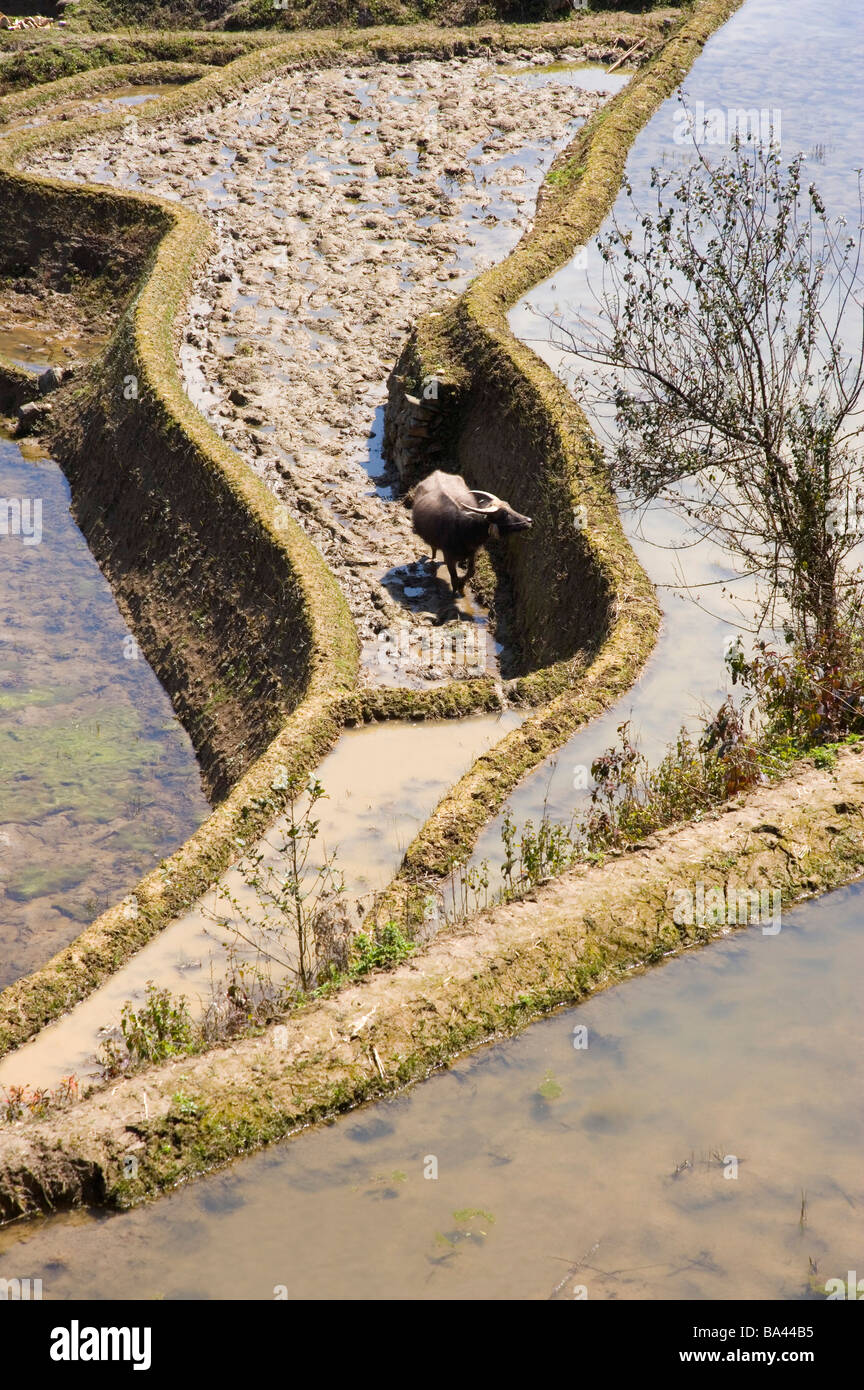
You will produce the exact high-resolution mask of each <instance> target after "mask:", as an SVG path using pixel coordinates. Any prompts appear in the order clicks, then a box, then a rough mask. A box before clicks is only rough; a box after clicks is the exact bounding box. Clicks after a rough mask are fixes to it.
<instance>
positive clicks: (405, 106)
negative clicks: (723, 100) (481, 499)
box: [30, 50, 627, 685]
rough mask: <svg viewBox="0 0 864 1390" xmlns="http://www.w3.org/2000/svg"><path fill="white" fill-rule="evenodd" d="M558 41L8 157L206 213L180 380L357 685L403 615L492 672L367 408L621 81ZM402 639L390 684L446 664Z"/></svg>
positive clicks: (311, 81) (380, 677)
mask: <svg viewBox="0 0 864 1390" xmlns="http://www.w3.org/2000/svg"><path fill="white" fill-rule="evenodd" d="M561 56H562V55H559V61H558V62H556V63H553V62H552V58H553V55H551V54H546V53H542V52H540V53H536V52H535V53H533V54H531V53H528V52H527V51H526V52H524V53H519V52H509V53H499V54H494V55H490V56H488V57H482V58H466V59H461V60H460V59H457V60H455V61H451V62H447V63H443V62H439V61H435V60H420V61H416V62H413V63H412V64H411V65H410V67H407V66H406V67H402V66H397V65H393V64H390V65H387V64H384V65H379V66H376V67H367V68H360V69H357V68H349V67H345V68H336V69H334V70H330V71H324V72H316V73H312V74H310V73H302V74H295V75H292V76H288V77H280V78H277V79H273V80H271V81H268V82H266V83H264V84H263V85H261V86H259V87H256V88H255V89H254V90H252V91H250V92H249V93H247V94H245V95H243V96H242V97H240V98H239V99H237V100H234V101H231V102H228V103H227V104H225V105H223V106H219V107H218V108H217V109H215V110H212V111H210V112H208V113H205V114H196V115H193V116H189V117H185V118H183V119H181V120H179V121H176V122H171V123H165V124H157V125H155V126H154V125H150V124H146V125H142V124H139V122H138V121H137V120H136V118H135V115H134V113H133V112H130V114H129V117H128V119H127V121H126V125H125V128H124V130H123V131H122V132H121V133H119V134H115V135H112V136H111V137H110V138H107V139H101V140H100V139H96V138H94V139H90V140H88V141H86V142H85V143H83V144H82V145H81V146H80V147H77V148H75V149H74V151H67V152H60V153H50V154H46V155H43V156H40V157H39V158H38V159H35V160H33V162H32V164H31V166H30V167H31V169H32V171H33V172H40V173H48V174H52V175H56V176H59V177H62V178H64V179H74V180H76V181H88V182H94V183H105V184H108V185H110V186H112V187H117V186H121V187H124V188H134V189H136V190H141V191H146V192H148V193H152V194H156V195H158V196H160V197H163V198H166V199H171V200H175V199H180V200H182V201H183V202H184V203H187V204H189V205H190V206H192V207H194V208H195V210H196V211H198V212H200V213H203V214H204V215H205V216H206V217H207V219H208V220H209V222H210V224H211V226H212V229H213V234H214V248H215V249H214V254H213V256H212V257H211V258H210V259H209V260H208V262H207V264H206V266H205V267H204V269H203V271H202V272H201V274H200V276H199V278H198V281H197V283H196V285H195V293H194V296H193V298H192V300H191V303H190V305H189V311H188V317H187V321H186V324H185V326H184V331H183V335H182V342H181V343H180V344H179V345H178V351H179V359H180V363H181V366H182V372H183V378H184V382H185V386H186V389H187V392H188V394H189V396H190V398H191V399H192V401H193V402H194V404H195V405H196V406H198V408H199V409H200V410H201V411H202V412H203V413H204V414H205V415H206V417H207V418H208V419H209V420H210V422H211V423H212V424H213V425H214V427H215V428H216V429H217V431H218V432H219V433H220V434H221V435H222V436H223V438H224V439H225V440H226V441H227V442H228V443H230V444H231V445H232V446H233V447H234V448H236V449H237V450H238V451H239V452H240V453H241V454H242V456H243V458H244V459H245V460H246V461H247V462H248V463H249V464H250V466H251V467H252V468H253V469H254V471H255V472H256V473H257V474H258V475H259V476H260V477H261V478H263V479H264V481H265V482H266V483H267V484H268V486H269V487H270V488H272V490H273V491H274V493H275V494H276V496H277V497H278V498H279V500H280V502H282V503H284V505H285V506H286V507H287V508H288V509H290V512H291V514H292V515H294V516H295V517H296V518H297V519H298V520H299V521H300V523H301V525H302V526H303V528H304V530H305V531H306V532H307V534H308V535H309V536H310V537H311V538H312V539H313V540H314V542H315V543H316V545H317V546H318V547H319V549H320V550H321V552H322V554H323V555H324V557H325V559H326V560H327V562H328V564H329V565H330V566H331V568H332V569H333V571H334V573H335V574H336V576H337V578H338V580H339V583H340V585H341V587H342V589H343V592H344V593H345V595H346V598H347V600H348V603H349V606H350V609H351V614H352V617H353V618H354V621H355V623H356V625H357V629H358V633H359V635H360V639H361V643H362V645H363V657H364V659H363V663H362V670H363V680H364V681H365V682H367V683H370V684H388V683H392V671H391V665H392V663H390V662H388V660H387V659H386V656H385V657H384V658H383V659H382V649H383V648H384V647H385V644H386V643H387V641H388V640H389V638H390V636H391V635H392V634H393V633H394V632H396V631H397V630H398V629H399V627H400V625H403V624H406V623H408V624H410V625H411V627H412V629H420V630H422V629H423V628H425V627H428V626H429V625H440V624H442V623H445V624H447V623H453V624H460V625H463V626H464V625H465V624H470V625H474V624H476V625H477V626H478V627H479V629H480V631H479V633H478V635H477V637H476V638H475V639H474V645H473V648H472V650H473V652H474V653H475V656H476V666H477V668H478V669H482V670H485V671H486V672H487V673H488V672H495V671H496V670H497V663H498V650H497V647H496V644H495V642H494V639H493V637H492V636H491V635H490V633H489V631H488V622H487V617H488V615H487V612H486V610H485V609H484V608H483V606H482V605H481V604H480V603H479V602H478V601H477V599H476V597H473V596H472V595H471V593H470V590H469V593H468V595H467V596H466V597H465V599H463V600H461V601H459V602H458V604H454V602H453V599H452V594H451V592H450V586H449V583H448V582H447V580H446V571H445V570H443V568H442V569H441V575H443V576H444V577H443V578H441V577H439V566H438V565H433V564H432V563H431V562H430V560H429V557H428V551H427V550H426V548H425V547H424V546H423V545H422V543H421V542H420V541H419V540H418V538H417V537H416V536H415V535H413V533H412V530H411V523H410V515H409V513H408V512H407V510H406V509H405V507H404V506H403V505H402V502H401V501H399V500H398V499H397V496H396V493H397V492H398V479H395V478H393V477H391V476H390V475H389V474H388V471H387V467H386V465H385V464H384V462H383V460H382V458H381V436H382V430H383V405H384V400H385V395H386V380H387V376H388V373H389V371H390V370H391V368H392V365H393V362H394V361H395V359H396V357H397V356H398V353H399V350H400V347H401V345H402V343H403V342H404V340H405V337H406V335H407V333H408V332H409V330H410V327H411V325H412V323H413V322H414V321H415V319H416V318H417V317H418V316H419V315H420V314H421V313H422V312H424V311H426V310H430V309H431V310H432V311H433V312H435V311H436V309H437V310H440V309H442V308H443V307H445V306H446V305H447V304H448V303H450V302H451V301H452V300H453V299H454V297H455V296H456V295H457V293H458V292H459V291H460V290H461V289H462V288H464V286H465V284H466V283H467V280H468V279H469V278H470V277H471V276H472V275H473V274H475V273H476V272H477V271H478V270H481V269H483V268H484V267H485V266H487V265H489V264H492V263H493V262H494V261H497V260H500V259H501V258H502V257H503V256H504V255H505V254H506V253H507V252H508V251H509V250H510V249H511V248H512V246H513V245H514V244H515V243H516V241H517V240H518V239H519V237H520V235H521V234H522V232H523V231H524V230H525V229H526V227H528V225H529V224H530V219H531V216H532V212H533V208H534V203H535V201H536V196H537V191H538V188H539V185H540V183H541V181H542V179H543V177H544V170H545V169H546V168H547V167H548V165H549V164H550V163H551V160H552V158H553V156H554V154H555V153H556V152H557V150H558V149H559V148H560V147H561V146H562V145H563V144H565V143H566V142H567V140H568V139H569V138H571V137H572V135H573V134H574V132H575V131H576V130H577V129H578V127H579V125H580V124H581V123H582V122H583V121H584V120H585V119H586V118H587V117H588V116H589V115H590V114H591V113H592V112H593V111H594V110H596V109H597V107H598V106H599V105H600V104H601V103H602V101H603V100H604V99H605V97H606V96H607V95H609V94H611V93H612V92H613V91H615V90H617V89H618V88H619V87H620V86H621V85H623V84H624V83H625V82H626V80H627V79H626V77H625V76H623V75H621V74H612V75H610V76H607V75H606V74H605V73H604V71H603V70H602V69H599V68H596V67H594V68H591V67H587V66H585V65H584V63H582V62H581V61H580V59H581V54H580V53H579V52H578V51H577V50H573V51H572V52H571V53H569V54H568V53H567V52H565V53H564V55H563V59H564V61H560V58H561ZM568 60H569V61H568ZM526 132H527V134H526ZM431 389H432V390H434V389H435V386H434V384H433V385H432V387H431ZM394 484H395V486H394ZM415 648H416V650H415ZM387 650H389V648H387ZM439 650H440V649H439ZM411 651H412V655H411V660H410V662H409V663H408V664H407V669H405V670H403V669H401V664H400V671H399V677H400V682H401V683H405V681H406V679H407V681H408V683H410V684H415V685H422V684H425V683H428V682H430V681H440V680H442V679H445V678H447V677H450V676H452V675H453V674H454V671H453V670H452V669H450V668H449V667H448V664H447V662H448V659H449V658H448V656H447V655H446V654H445V655H444V656H443V657H440V656H437V655H436V652H435V649H434V648H433V649H432V653H431V654H430V652H429V649H428V648H421V645H420V644H419V643H416V644H414V645H412V648H411Z"/></svg>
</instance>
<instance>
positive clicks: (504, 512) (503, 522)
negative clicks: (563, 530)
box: [411, 471, 531, 594]
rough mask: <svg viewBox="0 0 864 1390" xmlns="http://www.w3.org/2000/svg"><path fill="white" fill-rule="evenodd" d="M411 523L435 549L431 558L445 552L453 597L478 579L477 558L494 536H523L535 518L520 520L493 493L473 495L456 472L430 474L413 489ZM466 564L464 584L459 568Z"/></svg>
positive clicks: (520, 518)
mask: <svg viewBox="0 0 864 1390" xmlns="http://www.w3.org/2000/svg"><path fill="white" fill-rule="evenodd" d="M411 521H412V524H413V526H414V530H415V531H416V532H417V535H418V536H419V537H420V539H421V540H424V541H425V542H426V544H427V545H431V547H432V559H433V560H434V559H435V556H436V555H437V553H438V551H439V550H440V551H441V552H442V554H443V556H444V561H445V563H446V565H447V569H448V571H449V573H450V583H451V584H452V586H453V593H454V594H461V593H464V590H465V584H466V583H467V581H468V580H469V579H471V578H472V577H473V574H474V558H475V556H476V554H477V551H478V550H479V549H480V547H481V545H484V544H485V542H486V541H488V539H489V537H490V536H491V537H492V538H493V539H497V538H498V536H500V535H503V534H506V533H507V532H508V531H524V530H526V529H527V528H528V527H529V526H530V525H531V518H530V516H520V515H519V513H518V512H514V510H513V508H512V507H511V506H509V505H508V503H507V502H502V501H501V498H500V497H496V496H495V495H494V493H491V492H472V490H471V488H469V486H468V484H467V483H466V481H465V479H464V478H460V477H459V475H458V474H457V473H441V472H440V471H436V472H435V473H430V474H429V477H428V478H424V479H423V481H422V482H420V483H418V484H417V486H416V487H415V489H414V494H413V503H412V508H411ZM460 562H462V563H465V562H467V565H468V569H467V572H466V574H465V578H464V579H460V578H459V574H458V571H457V569H456V566H457V564H459V563H460Z"/></svg>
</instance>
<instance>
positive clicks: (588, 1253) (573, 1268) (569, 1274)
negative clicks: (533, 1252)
mask: <svg viewBox="0 0 864 1390" xmlns="http://www.w3.org/2000/svg"><path fill="white" fill-rule="evenodd" d="M599 1249H600V1242H599V1240H595V1242H594V1244H593V1245H592V1246H591V1249H590V1250H586V1251H585V1254H584V1255H583V1256H582V1258H581V1259H579V1260H577V1261H576V1263H575V1264H572V1265H571V1266H570V1268H569V1269H568V1270H567V1273H566V1274H565V1275H564V1278H563V1279H561V1280H560V1281H559V1282H558V1283H557V1284H556V1285H555V1287H554V1289H553V1290H552V1292H551V1293H550V1295H549V1298H548V1299H547V1300H546V1301H547V1303H548V1302H550V1301H551V1300H552V1299H553V1298H555V1297H556V1296H557V1295H558V1294H559V1293H560V1292H561V1290H562V1289H563V1287H564V1285H565V1284H567V1283H569V1281H570V1280H571V1279H572V1278H573V1276H574V1274H578V1273H579V1271H580V1269H582V1268H584V1266H585V1263H586V1261H587V1260H589V1259H590V1258H591V1256H592V1255H593V1254H594V1251H595V1250H599ZM552 1258H553V1260H563V1259H564V1258H565V1256H563V1255H553V1256H552Z"/></svg>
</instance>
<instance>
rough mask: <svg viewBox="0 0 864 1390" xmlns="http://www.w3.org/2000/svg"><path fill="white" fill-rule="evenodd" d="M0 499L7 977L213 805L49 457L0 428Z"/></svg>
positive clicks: (0, 900) (2, 981) (1, 835)
mask: <svg viewBox="0 0 864 1390" xmlns="http://www.w3.org/2000/svg"><path fill="white" fill-rule="evenodd" d="M0 498H2V499H3V509H2V511H0V561H2V568H0V986H2V985H7V984H9V983H11V981H13V980H15V979H18V978H19V977H20V976H21V975H24V974H27V973H28V972H29V971H31V970H33V969H35V968H36V967H37V966H39V965H41V964H43V963H44V962H45V961H46V960H48V959H49V957H50V956H52V955H53V954H54V952H55V951H57V950H59V949H60V947H62V946H65V945H66V944H67V943H68V942H69V941H71V940H72V938H73V937H75V936H77V934H78V932H79V931H80V930H81V927H82V925H83V924H85V923H87V922H90V921H91V920H92V919H93V918H94V917H96V916H98V914H99V913H100V912H101V911H102V910H103V909H104V908H106V907H108V906H110V905H111V904H112V903H114V902H115V901H116V900H117V899H118V898H119V897H121V896H122V895H123V893H124V892H126V891H127V890H128V889H129V888H131V887H132V886H133V884H134V883H135V882H136V880H137V879H138V878H139V877H140V875H141V874H142V873H143V872H144V871H145V870H147V869H150V868H152V867H153V866H154V865H155V864H157V863H158V862H159V860H160V859H161V858H162V857H163V856H164V855H166V854H168V853H170V852H171V851H172V850H173V849H175V848H176V847H177V846H178V845H179V844H181V843H182V842H183V840H185V839H186V837H187V836H188V835H189V834H191V832H192V831H193V830H194V829H195V828H196V827H197V826H198V825H199V824H200V823H201V821H202V820H203V819H204V818H205V816H206V815H207V813H208V809H209V808H208V805H207V801H206V799H205V797H204V793H203V791H202V789H201V781H200V775H199V771H198V765H197V763H196V761H195V757H194V754H193V752H192V746H191V744H190V742H189V739H188V737H187V735H186V734H185V732H184V731H183V729H182V728H181V726H180V724H179V723H178V722H177V720H176V719H175V717H174V712H173V710H172V708H171V702H170V700H169V698H168V696H167V695H166V693H165V691H164V690H163V689H162V687H161V686H160V684H159V682H158V681H157V679H156V677H155V675H154V674H153V672H152V671H151V669H150V667H149V666H148V665H147V662H146V661H145V660H144V658H143V657H142V655H141V653H140V651H139V649H138V646H137V644H136V642H135V639H134V638H133V636H132V635H131V633H130V632H129V629H128V627H127V626H126V624H125V622H124V621H123V619H122V618H121V616H120V614H119V612H118V611H117V607H116V604H115V602H114V599H113V596H112V594H111V590H110V588H109V587H108V584H107V582H106V580H105V579H104V577H103V575H102V573H101V571H100V569H99V567H98V565H97V564H96V561H95V560H94V559H93V556H92V555H91V554H90V551H89V550H88V548H87V543H86V541H85V540H84V537H83V536H82V535H81V533H80V531H79V530H78V528H77V526H76V525H75V523H74V521H73V519H72V516H71V513H70V509H69V489H68V486H67V484H66V480H65V479H64V477H63V474H62V472H61V471H60V469H59V468H58V466H57V465H56V464H55V463H54V462H52V460H51V459H48V458H45V457H43V456H42V454H41V452H40V450H39V448H38V446H35V445H24V446H22V447H19V445H18V444H16V443H15V442H14V441H12V440H10V439H8V438H5V437H4V436H2V435H0Z"/></svg>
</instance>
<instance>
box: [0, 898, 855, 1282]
mask: <svg viewBox="0 0 864 1390" xmlns="http://www.w3.org/2000/svg"><path fill="white" fill-rule="evenodd" d="M862 918H864V887H862V886H859V887H855V888H851V889H847V890H844V891H841V892H838V893H834V894H832V895H831V896H829V897H826V898H823V899H822V900H821V901H820V902H818V903H813V904H809V905H807V906H805V907H803V908H801V909H799V910H798V911H796V912H794V913H792V914H789V915H788V916H787V917H785V918H784V920H783V926H782V930H781V932H780V933H779V935H777V936H773V937H772V936H763V935H762V933H761V932H760V930H759V929H758V928H751V929H747V930H745V931H743V932H741V933H739V934H738V935H736V936H734V937H731V938H729V939H727V940H725V941H721V942H719V943H717V944H715V945H714V946H711V947H710V948H707V949H705V950H702V951H699V952H693V953H691V954H688V955H686V956H683V957H681V958H678V959H676V960H672V961H670V962H668V963H666V964H665V965H662V966H660V967H657V968H655V969H653V970H651V971H649V972H647V973H645V974H642V975H640V976H639V977H638V978H634V979H632V980H630V981H628V982H627V983H626V984H623V985H619V986H617V987H616V988H614V989H611V990H608V991H606V992H605V993H604V994H600V995H598V996H597V997H596V998H595V999H592V1000H590V1001H589V1002H588V1003H587V1004H585V1005H583V1006H582V1007H581V1008H579V1009H578V1010H570V1011H567V1012H563V1013H561V1014H558V1015H557V1016H556V1017H554V1018H552V1019H549V1020H547V1021H546V1022H543V1023H539V1024H535V1025H534V1026H533V1027H532V1028H530V1029H528V1030H527V1031H526V1032H525V1033H523V1034H522V1035H521V1037H519V1038H516V1039H513V1040H510V1041H507V1042H501V1043H498V1044H496V1045H494V1046H492V1047H487V1048H483V1049H482V1050H480V1051H478V1052H477V1053H475V1054H474V1055H473V1056H470V1057H467V1058H465V1059H463V1060H462V1061H460V1062H459V1063H458V1064H457V1065H456V1066H455V1067H454V1068H453V1069H452V1070H451V1071H449V1072H445V1073H443V1074H440V1075H438V1076H436V1077H434V1078H433V1079H431V1080H430V1081H428V1082H426V1083H425V1084H424V1085H422V1086H419V1087H416V1088H415V1089H414V1090H412V1091H410V1092H408V1093H406V1094H404V1095H402V1096H399V1097H397V1098H396V1099H394V1100H391V1101H388V1102H381V1103H378V1104H377V1105H374V1106H368V1107H366V1108H364V1109H362V1110H359V1111H356V1112H354V1113H353V1114H351V1115H348V1116H345V1117H343V1118H341V1119H340V1120H338V1121H337V1122H336V1123H334V1124H332V1125H331V1126H330V1127H329V1128H324V1129H319V1130H317V1131H309V1132H308V1133H306V1134H303V1135H300V1136H298V1137H297V1138H296V1139H294V1140H291V1141H289V1142H287V1143H284V1144H281V1145H279V1146H277V1147H275V1148H274V1149H272V1150H271V1151H269V1152H265V1153H262V1154H259V1155H256V1156H255V1157H252V1158H248V1159H244V1160H243V1161H242V1162H240V1163H237V1164H235V1165H233V1166H232V1167H231V1168H229V1169H227V1170H226V1171H224V1172H222V1173H219V1174H216V1175H214V1176H212V1177H210V1178H207V1179H204V1180H202V1181H200V1182H199V1183H197V1184H194V1185H192V1186H191V1187H189V1188H187V1189H185V1190H183V1191H180V1192H177V1193H176V1194H174V1195H172V1196H170V1197H168V1198H166V1199H164V1200H163V1201H162V1202H161V1203H159V1204H157V1205H156V1206H153V1207H149V1208H145V1209H141V1210H139V1211H136V1212H132V1213H129V1214H125V1215H119V1216H112V1217H107V1218H106V1217H100V1218H99V1219H95V1218H91V1217H88V1216H82V1215H81V1214H79V1215H77V1216H71V1217H63V1218H59V1219H55V1220H52V1221H46V1222H43V1223H41V1224H40V1225H38V1226H36V1227H32V1228H31V1229H30V1230H29V1231H27V1232H23V1231H17V1232H16V1231H15V1230H9V1231H7V1232H6V1233H5V1234H0V1251H3V1252H5V1253H3V1254H0V1277H6V1278H12V1277H19V1278H22V1277H27V1276H29V1277H41V1278H42V1279H43V1281H44V1291H45V1297H46V1298H71V1297H80V1298H114V1297H119V1298H126V1299H151V1298H162V1297H164V1298H261V1299H270V1298H272V1297H273V1296H274V1288H275V1287H276V1286H279V1285H282V1286H284V1287H285V1289H286V1290H287V1294H288V1296H289V1297H290V1298H330V1299H353V1298H366V1299H369V1298H371V1299H402V1298H414V1299H439V1298H450V1299H474V1298H519V1299H538V1298H540V1299H546V1298H549V1297H550V1296H552V1295H553V1294H554V1296H555V1297H558V1298H568V1299H572V1298H573V1297H574V1295H575V1293H576V1291H577V1289H578V1286H583V1287H584V1288H585V1289H586V1291H587V1296H588V1298H589V1299H610V1298H640V1299H667V1298H668V1299H708V1298H719V1299H732V1298H748V1299H757V1300H758V1299H777V1298H780V1299H800V1298H802V1297H805V1296H811V1290H810V1285H809V1283H808V1280H809V1277H810V1271H811V1261H812V1262H813V1264H814V1265H815V1268H816V1275H815V1281H816V1284H817V1286H818V1287H819V1288H820V1289H822V1290H824V1283H825V1280H826V1279H828V1278H833V1277H835V1276H839V1277H843V1278H845V1275H846V1271H847V1269H855V1268H857V1269H860V1268H861V1267H862V1258H864V1248H862V1244H864V1242H862V1236H864V1232H862V1227H861V1222H860V1217H859V1212H860V1210H861V1206H862V1202H864V1179H862V1170H861V1161H860V1152H861V1143H862V1139H864V1134H862V1117H861V1107H860V1103H859V1102H860V1081H859V1059H860V1055H861V1045H862V1041H864V1038H862V1033H864V1028H862V1017H861V1009H860V985H859V981H860V978H861V975H862V971H864V930H862V925H864V922H862ZM576 1026H581V1027H584V1028H586V1029H587V1046H586V1047H583V1048H579V1049H577V1048H575V1047H574V1033H573V1030H574V1027H576ZM432 1158H434V1159H435V1160H437V1171H438V1176H437V1179H435V1178H426V1177H425V1176H424V1171H425V1172H431V1171H433V1167H432V1164H431V1163H430V1159H432ZM724 1160H725V1162H724ZM733 1160H737V1165H738V1167H737V1177H733V1176H730V1177H726V1176H724V1174H725V1173H727V1172H728V1173H730V1174H731V1173H732V1172H734V1164H733ZM676 1174H677V1175H676ZM802 1202H803V1221H802ZM577 1265H578V1266H579V1268H574V1267H575V1266H577ZM556 1290H557V1292H556ZM817 1296H818V1295H817ZM823 1296H824V1294H823Z"/></svg>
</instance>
